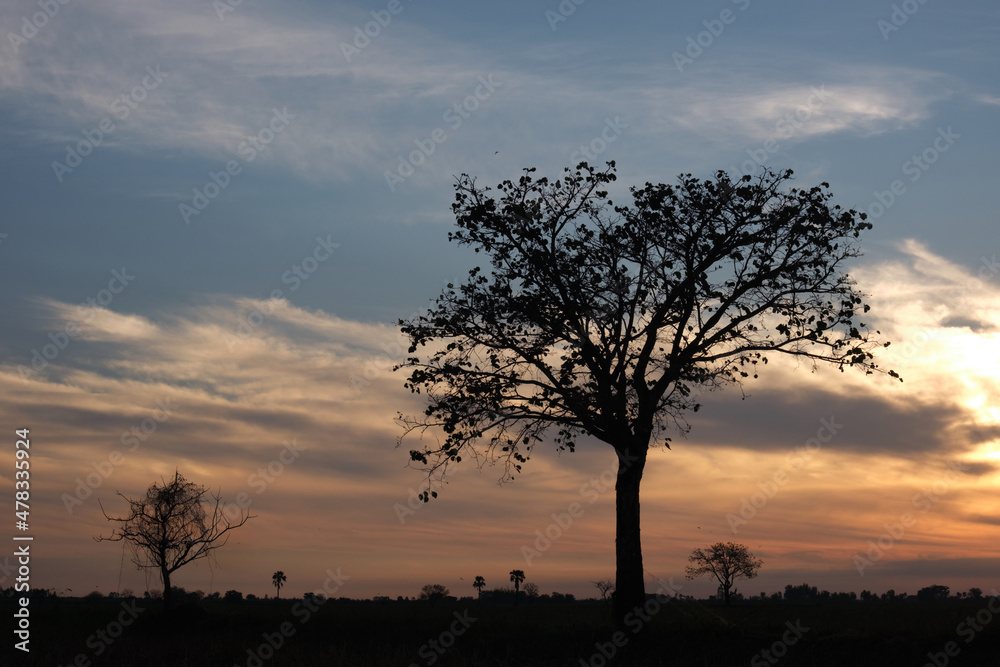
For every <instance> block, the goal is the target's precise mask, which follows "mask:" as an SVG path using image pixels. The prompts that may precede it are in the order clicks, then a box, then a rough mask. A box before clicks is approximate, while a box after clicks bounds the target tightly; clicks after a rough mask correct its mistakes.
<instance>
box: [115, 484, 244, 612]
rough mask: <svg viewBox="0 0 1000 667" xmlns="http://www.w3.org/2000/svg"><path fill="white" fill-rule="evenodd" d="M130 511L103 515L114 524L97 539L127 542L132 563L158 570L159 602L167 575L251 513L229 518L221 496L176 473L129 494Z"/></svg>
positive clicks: (222, 540)
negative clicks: (106, 534) (140, 493)
mask: <svg viewBox="0 0 1000 667" xmlns="http://www.w3.org/2000/svg"><path fill="white" fill-rule="evenodd" d="M118 495H119V496H121V497H122V498H124V499H125V500H126V501H128V504H129V513H128V514H127V515H126V516H123V517H113V516H108V514H107V512H105V511H104V506H103V505H101V511H102V512H103V513H104V517H105V518H106V519H107V520H108V521H111V522H113V523H115V524H117V526H116V527H115V528H114V530H113V531H112V534H111V536H110V537H101V536H99V537H97V538H95V539H97V541H99V542H101V541H111V542H121V541H125V542H127V543H128V544H129V546H131V547H132V555H133V557H132V562H133V563H135V565H136V567H138V568H140V569H152V570H156V571H158V573H159V574H160V578H161V581H162V582H163V603H164V607H166V608H167V609H169V608H170V606H171V601H172V589H171V586H170V575H171V574H173V573H174V572H176V571H177V570H178V569H180V568H181V567H182V566H184V565H187V564H188V563H190V562H191V561H194V560H198V559H199V558H208V557H209V556H211V555H212V553H213V552H214V551H215V550H216V549H219V548H221V547H223V546H225V544H226V541H227V540H228V539H229V531H231V530H233V529H235V528H239V527H240V526H242V525H243V524H245V523H246V522H247V521H249V520H250V519H251V518H252V517H251V515H250V514H244V513H241V514H240V515H239V516H238V517H236V518H235V519H234V520H230V519H229V518H228V517H227V516H226V515H225V514H224V513H223V511H222V509H223V508H222V499H221V497H220V496H219V495H210V494H209V491H208V489H207V488H205V487H203V486H199V485H197V484H194V483H193V482H189V481H187V480H186V479H184V477H183V476H182V475H181V474H180V472H175V473H174V478H173V479H172V480H171V481H169V482H167V481H165V480H164V481H162V483H161V484H157V483H155V482H154V483H153V484H152V485H150V487H149V489H148V490H147V491H146V495H145V496H144V497H142V498H137V499H132V498H128V497H127V496H125V495H124V494H122V493H120V492H119V493H118Z"/></svg>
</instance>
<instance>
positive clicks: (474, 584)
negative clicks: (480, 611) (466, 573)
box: [472, 577, 486, 600]
mask: <svg viewBox="0 0 1000 667" xmlns="http://www.w3.org/2000/svg"><path fill="white" fill-rule="evenodd" d="M485 586H486V580H485V579H483V578H482V577H476V580H475V581H474V582H472V587H473V588H475V589H476V590H477V591H478V592H479V599H480V600H482V599H483V588H484V587H485Z"/></svg>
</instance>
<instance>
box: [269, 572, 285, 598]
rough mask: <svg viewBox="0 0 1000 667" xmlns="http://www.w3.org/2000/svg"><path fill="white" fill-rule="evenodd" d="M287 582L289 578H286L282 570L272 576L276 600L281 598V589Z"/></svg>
mask: <svg viewBox="0 0 1000 667" xmlns="http://www.w3.org/2000/svg"><path fill="white" fill-rule="evenodd" d="M287 580H288V577H286V576H285V573H284V572H282V571H281V570H278V571H277V572H275V573H274V574H272V575H271V583H272V584H273V585H274V589H275V593H274V597H276V598H280V597H281V587H282V586H283V585H284V584H285V581H287Z"/></svg>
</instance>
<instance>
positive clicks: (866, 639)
mask: <svg viewBox="0 0 1000 667" xmlns="http://www.w3.org/2000/svg"><path fill="white" fill-rule="evenodd" d="M943 588H945V587H943V586H938V585H934V586H928V587H927V588H924V589H921V590H930V591H933V592H935V594H934V595H929V594H925V595H923V596H921V595H920V594H919V593H918V594H915V595H906V594H905V593H899V594H895V593H894V594H893V595H891V596H890V595H886V594H883V595H875V594H872V595H870V596H866V597H867V599H866V600H865V601H862V600H861V599H859V597H858V596H857V595H855V594H854V593H844V592H835V593H831V592H829V591H820V590H817V589H816V588H815V587H813V586H809V585H807V584H802V585H798V586H788V587H786V589H785V593H787V596H786V595H782V594H780V593H759V594H755V595H753V596H750V597H745V598H744V599H743V600H737V599H733V601H732V606H731V607H727V606H725V605H724V603H723V601H722V600H721V599H718V600H715V601H712V600H711V599H710V600H694V599H691V598H690V597H687V596H679V595H678V596H677V597H676V598H674V599H671V600H668V601H662V602H659V603H657V604H656V605H653V604H652V602H650V603H649V604H648V605H647V607H646V608H647V609H648V610H650V615H649V621H648V623H645V624H644V625H643V627H642V629H641V630H640V631H639V632H635V633H633V632H631V631H630V630H628V631H625V635H624V637H625V640H624V641H623V642H620V643H624V645H623V646H620V647H619V646H616V645H614V644H613V643H611V638H612V637H613V636H614V632H615V631H616V626H615V624H614V621H613V619H612V615H611V614H610V613H609V611H608V609H607V606H606V605H605V603H604V602H603V601H602V600H601V599H600V598H599V597H596V596H595V597H594V598H591V599H588V600H581V601H574V600H573V598H572V596H564V595H560V594H558V593H552V594H542V595H540V596H539V597H538V598H535V599H533V600H532V601H531V604H521V605H519V606H518V607H517V610H516V612H515V608H514V596H513V593H514V590H513V588H510V589H506V590H498V591H489V590H483V591H482V604H475V599H474V598H473V597H471V596H470V597H468V598H466V599H464V600H459V601H453V602H448V601H447V600H442V601H439V602H438V603H435V604H429V603H428V602H427V601H426V600H415V599H412V600H403V599H400V600H384V601H379V602H371V601H356V600H349V599H346V598H339V599H336V600H322V601H321V600H318V599H317V598H316V597H314V598H313V599H312V601H311V603H310V604H312V605H313V608H314V609H315V611H313V612H311V613H310V614H309V616H308V617H306V616H304V614H303V613H302V612H303V610H305V609H307V607H305V606H304V605H305V600H306V598H305V596H304V597H303V598H301V599H295V598H287V597H286V598H282V599H280V600H269V601H266V602H265V601H264V600H258V599H256V598H255V597H254V596H249V595H248V596H247V600H246V601H243V602H239V596H238V595H229V594H228V593H227V594H226V595H223V596H220V597H213V595H211V594H209V595H202V596H199V597H200V599H199V600H198V601H197V602H194V603H190V602H189V603H185V606H184V609H185V612H186V613H185V614H184V615H183V617H181V618H178V619H175V620H174V621H172V622H171V623H168V624H164V623H163V618H164V617H163V612H162V611H160V610H158V609H155V608H150V606H149V605H150V604H151V603H150V601H149V600H148V599H147V598H143V597H139V598H137V599H136V598H131V599H132V600H133V602H129V601H128V600H129V598H125V596H123V595H114V594H109V595H101V594H100V593H96V594H90V595H87V596H85V597H58V596H56V595H54V594H53V592H51V591H32V603H31V604H32V607H31V609H32V611H31V614H32V623H33V629H34V633H35V634H33V642H32V655H31V658H33V660H34V663H29V664H38V665H69V664H72V663H73V662H74V661H75V660H76V656H78V655H81V654H82V655H83V656H84V658H85V659H87V660H90V661H91V664H107V665H145V666H146V667H161V666H167V665H169V666H170V667H174V666H175V665H188V666H190V667H196V666H200V665H240V666H246V665H247V664H248V661H249V658H250V656H251V655H257V656H258V657H259V656H261V655H262V653H261V652H260V650H259V649H260V647H261V646H266V647H267V649H266V650H265V652H264V655H268V656H269V657H268V659H267V660H262V661H261V662H262V664H264V665H266V666H267V667H286V666H292V665H294V666H296V667H299V666H301V665H314V664H331V665H355V666H357V667H369V666H375V665H378V666H379V667H381V666H382V665H410V664H414V663H416V664H419V665H426V664H427V662H426V661H425V660H424V659H423V657H422V656H421V654H420V649H421V647H422V646H425V645H427V643H428V641H429V640H432V639H436V638H438V637H439V636H440V635H441V633H442V632H443V631H445V630H447V629H448V628H450V627H452V624H453V623H455V619H456V615H458V616H461V615H463V614H469V615H470V616H471V618H474V619H475V622H474V623H472V624H471V625H470V626H469V628H468V631H467V632H466V633H464V634H462V635H461V636H459V637H457V638H455V640H454V642H453V643H450V645H449V648H448V649H447V651H446V652H445V653H443V654H442V655H440V659H439V660H437V661H436V662H435V664H436V665H439V666H445V667H447V666H449V665H463V666H465V667H473V666H476V665H490V666H491V667H514V666H517V667H522V666H523V667H534V666H542V665H564V666H567V667H568V666H569V665H573V666H574V667H576V666H578V665H580V663H581V661H583V664H591V665H595V664H604V663H602V662H601V661H600V660H595V661H593V662H591V661H590V659H591V657H592V656H594V655H600V653H599V652H598V651H599V649H598V645H603V646H604V647H605V648H606V649H607V647H609V646H616V651H617V655H616V657H615V659H614V660H610V661H607V664H608V665H612V664H615V665H665V664H669V665H672V666H682V667H683V666H686V665H692V666H694V665H698V666H703V665H716V666H719V667H728V666H729V665H744V666H745V665H747V664H753V662H752V660H753V658H754V657H755V656H759V655H760V652H761V651H762V650H766V649H769V648H770V647H771V646H772V645H773V644H774V643H775V642H776V641H780V640H781V638H782V636H783V635H785V634H786V633H787V632H788V629H789V624H792V625H793V626H795V627H797V628H800V630H801V631H802V632H803V635H802V637H801V640H800V641H798V642H797V643H795V644H794V645H793V646H790V647H789V648H788V650H787V654H786V655H784V657H782V659H781V662H780V664H781V665H790V666H791V665H809V666H810V667H827V666H830V667H832V666H837V667H840V666H842V665H852V667H853V666H856V665H879V666H884V665H898V664H899V665H901V664H913V665H922V664H925V663H926V662H928V653H931V654H938V653H941V652H942V651H943V650H944V647H945V646H946V645H947V643H948V642H957V645H958V646H959V647H960V651H961V655H960V659H956V660H955V663H956V664H968V665H989V664H995V662H994V660H995V656H996V655H997V653H998V652H1000V632H998V631H997V628H996V627H994V625H993V624H996V623H998V622H1000V621H998V619H997V616H996V615H995V613H994V612H992V611H989V610H990V609H991V605H992V608H995V609H1000V606H998V605H1000V599H997V598H995V597H991V598H989V599H985V598H977V597H974V596H972V595H968V594H965V593H962V594H961V597H959V596H958V595H949V596H948V597H941V596H940V594H941V592H942V589H943ZM178 590H179V591H182V590H183V589H178ZM230 592H231V593H238V592H236V591H230ZM196 593H197V592H193V593H187V592H184V594H185V595H188V596H190V595H195V594H196ZM993 593H994V594H996V591H993ZM14 595H15V591H14V589H13V588H8V589H6V590H4V591H3V592H2V595H0V597H2V598H3V601H2V603H0V613H8V612H9V611H12V610H13V608H14V607H13V605H14V602H13V599H12V598H13V597H14ZM189 599H190V598H189ZM654 599H655V598H653V597H650V601H652V600H654ZM179 604H180V603H179ZM123 605H124V606H123ZM131 605H134V611H135V619H134V622H133V623H131V624H130V625H128V626H127V627H125V628H124V629H123V630H122V631H121V632H120V633H117V632H116V633H114V634H115V635H116V636H115V637H114V638H113V639H114V641H112V642H110V643H107V642H106V643H103V644H100V646H101V647H102V649H101V650H102V655H101V656H100V657H99V658H97V656H96V655H95V651H94V646H95V645H96V644H95V641H94V640H93V639H90V640H89V641H90V642H91V643H90V645H89V646H88V638H92V637H95V633H97V632H98V631H102V630H104V629H106V628H107V627H109V624H112V623H115V622H116V621H118V620H119V619H120V618H122V614H123V609H133V607H132V606H131ZM189 615H190V619H187V617H188V616H189ZM303 618H305V619H306V620H304V621H303ZM186 619H187V620H186ZM968 619H973V620H974V623H977V624H978V625H975V626H974V625H970V624H968ZM977 619H978V620H977ZM286 622H287V623H289V625H288V626H286V628H289V632H290V634H289V636H287V637H285V638H284V639H283V640H282V642H281V645H280V646H279V647H278V648H272V647H271V645H269V644H268V643H267V640H266V637H267V636H270V637H272V639H273V638H274V637H275V636H276V635H275V634H274V633H275V632H276V631H277V629H278V628H280V627H281V626H282V624H283V623H286ZM178 624H179V625H178ZM963 624H964V625H963ZM975 627H979V628H981V630H979V631H976V630H974V628H975ZM178 628H182V629H183V632H184V641H183V642H178V641H177V637H176V631H177V629H178ZM958 633H962V634H958ZM512 637H516V639H517V640H516V641H511V638H512ZM0 659H2V658H0ZM4 664H6V663H4ZM249 664H254V665H256V663H255V662H252V661H250V662H249ZM759 664H772V663H768V662H767V661H766V660H765V661H764V662H760V663H759ZM949 664H952V663H951V662H949Z"/></svg>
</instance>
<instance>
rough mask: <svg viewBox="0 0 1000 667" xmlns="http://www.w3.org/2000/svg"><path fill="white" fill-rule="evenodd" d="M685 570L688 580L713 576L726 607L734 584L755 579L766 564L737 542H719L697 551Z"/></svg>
mask: <svg viewBox="0 0 1000 667" xmlns="http://www.w3.org/2000/svg"><path fill="white" fill-rule="evenodd" d="M688 561H689V565H688V566H687V568H686V569H685V572H686V573H687V578H688V579H694V578H695V577H700V576H701V575H703V574H711V575H712V576H714V577H715V578H716V579H717V580H718V581H719V587H720V589H721V590H722V595H723V598H724V599H725V601H726V605H727V606H728V605H729V604H730V598H731V594H732V589H733V583H734V582H735V581H736V580H737V579H739V578H746V579H753V578H754V577H756V576H757V571H758V570H759V569H760V566H761V565H763V564H764V562H763V561H762V560H760V559H759V558H754V555H753V554H752V553H750V550H749V549H748V548H747V547H746V546H744V545H742V544H736V543H735V542H725V543H723V542H717V543H715V544H713V545H712V546H710V547H708V548H707V549H695V550H694V551H692V552H691V555H690V556H688Z"/></svg>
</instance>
